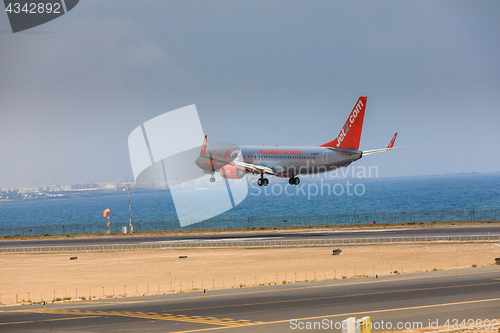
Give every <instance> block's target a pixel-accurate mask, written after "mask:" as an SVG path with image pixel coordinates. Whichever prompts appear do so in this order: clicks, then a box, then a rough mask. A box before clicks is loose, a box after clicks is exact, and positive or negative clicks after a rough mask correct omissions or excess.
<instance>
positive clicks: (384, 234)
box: [0, 225, 500, 251]
mask: <svg viewBox="0 0 500 333" xmlns="http://www.w3.org/2000/svg"><path fill="white" fill-rule="evenodd" d="M488 235H489V236H491V237H498V236H500V226H498V225H480V226H473V227H436V228H406V229H373V230H366V229H363V230H345V231H338V230H335V231H301V232H297V231H290V232H289V231H276V232H248V233H217V234H198V235H196V234H194V235H171V236H132V237H131V236H126V237H97V238H76V239H52V240H15V241H14V240H13V241H9V240H4V241H0V251H2V250H9V249H14V248H24V249H29V248H33V249H34V248H36V249H47V248H58V247H60V248H73V249H84V248H85V247H101V248H102V247H106V246H158V245H167V246H168V245H176V244H186V243H198V244H202V243H209V242H218V243H222V244H230V243H234V242H241V243H242V244H243V243H244V242H252V241H261V240H266V241H286V242H302V243H303V242H304V241H307V240H324V241H328V240H354V239H381V238H406V239H409V238H417V237H419V238H423V237H441V238H446V239H447V238H452V237H466V236H471V237H483V236H484V237H486V236H488Z"/></svg>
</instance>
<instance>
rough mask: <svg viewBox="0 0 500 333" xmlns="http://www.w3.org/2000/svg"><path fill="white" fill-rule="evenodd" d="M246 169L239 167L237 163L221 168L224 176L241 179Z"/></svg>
mask: <svg viewBox="0 0 500 333" xmlns="http://www.w3.org/2000/svg"><path fill="white" fill-rule="evenodd" d="M245 174H246V171H245V169H244V168H242V167H238V166H235V165H228V164H227V165H224V166H223V167H222V168H221V169H220V175H221V176H222V178H228V179H241V178H243V177H244V176H245Z"/></svg>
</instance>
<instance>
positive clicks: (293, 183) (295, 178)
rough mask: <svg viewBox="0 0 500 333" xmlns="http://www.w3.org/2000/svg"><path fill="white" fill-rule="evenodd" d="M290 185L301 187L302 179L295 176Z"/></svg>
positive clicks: (289, 181)
mask: <svg viewBox="0 0 500 333" xmlns="http://www.w3.org/2000/svg"><path fill="white" fill-rule="evenodd" d="M288 184H290V185H299V184H300V179H299V178H297V177H295V176H293V177H291V178H290V179H289V180H288Z"/></svg>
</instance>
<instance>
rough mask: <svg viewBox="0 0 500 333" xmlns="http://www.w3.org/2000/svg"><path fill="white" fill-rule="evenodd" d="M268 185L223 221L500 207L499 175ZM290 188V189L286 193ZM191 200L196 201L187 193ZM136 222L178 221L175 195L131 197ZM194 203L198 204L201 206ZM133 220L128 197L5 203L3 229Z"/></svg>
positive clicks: (0, 206) (252, 189)
mask: <svg viewBox="0 0 500 333" xmlns="http://www.w3.org/2000/svg"><path fill="white" fill-rule="evenodd" d="M274 180H275V179H274V178H273V179H271V182H270V184H269V186H267V187H258V186H255V181H256V177H254V178H252V179H251V181H250V182H249V187H248V195H247V197H246V198H245V199H244V200H243V201H242V202H241V203H240V204H239V205H237V206H236V207H235V208H233V209H231V210H229V211H227V212H225V213H223V214H221V215H219V216H218V217H219V218H229V217H251V216H277V215H294V214H297V215H300V214H328V213H333V214H335V213H363V212H364V213H366V212H389V211H418V210H439V209H468V208H497V207H500V172H496V173H468V174H449V175H432V176H410V177H397V178H396V177H394V178H367V179H353V178H341V179H328V178H321V179H318V178H314V177H311V178H307V177H304V178H302V182H301V184H300V186H289V185H288V184H287V180H286V179H285V180H284V181H283V179H281V180H279V181H275V182H274ZM285 187H287V188H286V191H285ZM184 195H185V196H186V198H188V199H189V198H193V197H195V193H194V192H193V191H185V193H184ZM130 200H131V209H132V221H133V222H137V221H153V220H176V219H177V214H176V212H175V207H174V203H173V201H172V196H171V194H170V191H169V190H168V189H167V190H157V191H151V192H134V191H131V193H130ZM202 204H203V203H202V202H198V201H196V200H194V199H193V205H202ZM106 208H109V209H110V210H111V221H112V222H113V223H121V222H128V221H129V210H128V197H127V193H126V192H124V193H118V194H116V195H115V194H113V195H104V196H91V197H78V198H57V199H41V200H28V201H18V202H2V203H0V226H2V227H10V226H21V225H49V224H51V225H62V224H75V223H81V224H85V223H103V222H104V220H103V217H102V212H103V211H104V210H105V209H106Z"/></svg>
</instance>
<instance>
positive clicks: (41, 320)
mask: <svg viewBox="0 0 500 333" xmlns="http://www.w3.org/2000/svg"><path fill="white" fill-rule="evenodd" d="M97 317H99V316H83V317H71V318H52V319H40V320H26V321H13V322H9V323H0V325H17V324H32V323H41V322H45V321H61V320H74V319H87V318H97Z"/></svg>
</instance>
